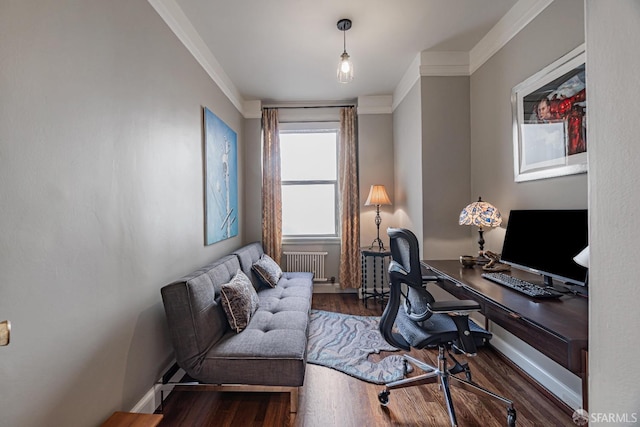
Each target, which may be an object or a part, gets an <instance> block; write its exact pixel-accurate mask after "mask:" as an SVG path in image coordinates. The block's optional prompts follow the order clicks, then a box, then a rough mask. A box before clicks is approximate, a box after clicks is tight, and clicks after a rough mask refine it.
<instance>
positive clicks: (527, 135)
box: [511, 44, 587, 182]
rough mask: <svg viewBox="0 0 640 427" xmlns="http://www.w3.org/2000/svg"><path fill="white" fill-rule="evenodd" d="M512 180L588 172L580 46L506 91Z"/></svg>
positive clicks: (583, 62) (581, 47) (583, 71)
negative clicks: (510, 122) (509, 110)
mask: <svg viewBox="0 0 640 427" xmlns="http://www.w3.org/2000/svg"><path fill="white" fill-rule="evenodd" d="M511 105H512V110H513V160H514V176H515V181H516V182H522V181H531V180H535V179H544V178H552V177H556V176H563V175H572V174H578V173H585V172H587V120H586V113H587V93H586V74H585V50H584V44H583V45H581V46H579V47H577V48H576V49H574V50H572V51H571V52H569V53H568V54H567V55H565V56H563V57H562V58H560V59H558V60H557V61H555V62H554V63H552V64H550V65H549V66H547V67H545V68H544V69H542V70H540V71H539V72H538V73H536V74H534V75H533V76H531V77H529V78H528V79H527V80H525V81H524V82H522V83H520V84H519V85H517V86H516V87H514V88H513V90H512V92H511Z"/></svg>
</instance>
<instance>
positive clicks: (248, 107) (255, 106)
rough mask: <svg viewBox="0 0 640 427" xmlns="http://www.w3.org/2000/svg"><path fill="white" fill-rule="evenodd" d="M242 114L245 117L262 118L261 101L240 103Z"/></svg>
mask: <svg viewBox="0 0 640 427" xmlns="http://www.w3.org/2000/svg"><path fill="white" fill-rule="evenodd" d="M242 115H243V116H244V118H245V119H261V118H262V101H260V100H254V101H244V102H243V103H242Z"/></svg>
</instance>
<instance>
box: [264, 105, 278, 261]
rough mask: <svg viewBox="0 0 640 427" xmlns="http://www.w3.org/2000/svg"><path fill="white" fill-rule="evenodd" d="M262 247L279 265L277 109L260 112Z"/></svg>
mask: <svg viewBox="0 0 640 427" xmlns="http://www.w3.org/2000/svg"><path fill="white" fill-rule="evenodd" d="M262 132H263V149H262V246H263V248H264V251H265V253H266V254H267V255H269V256H270V257H271V258H273V260H274V261H275V262H277V263H278V264H279V263H280V253H281V251H282V192H281V188H280V134H279V129H278V110H277V109H269V108H265V109H263V110H262Z"/></svg>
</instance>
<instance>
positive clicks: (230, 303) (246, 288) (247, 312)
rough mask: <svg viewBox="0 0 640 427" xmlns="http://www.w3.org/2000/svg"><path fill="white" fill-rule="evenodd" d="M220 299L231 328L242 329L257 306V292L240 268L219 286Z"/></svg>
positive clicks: (236, 330)
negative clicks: (227, 281)
mask: <svg viewBox="0 0 640 427" xmlns="http://www.w3.org/2000/svg"><path fill="white" fill-rule="evenodd" d="M220 299H221V300H222V307H223V308H224V312H225V314H226V315H227V321H228V322H229V326H231V329H233V330H234V331H235V332H241V331H242V330H244V328H246V327H247V325H248V324H249V320H251V316H253V313H255V311H256V309H257V308H258V294H257V293H256V290H255V289H254V288H253V285H252V284H251V281H250V280H249V278H248V277H247V276H246V275H245V274H244V273H243V272H242V270H238V272H237V273H236V275H235V276H233V278H232V279H231V281H230V282H229V283H225V284H223V285H222V286H221V287H220Z"/></svg>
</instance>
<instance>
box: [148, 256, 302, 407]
mask: <svg viewBox="0 0 640 427" xmlns="http://www.w3.org/2000/svg"><path fill="white" fill-rule="evenodd" d="M262 253H263V249H262V245H261V244H260V243H252V244H250V245H247V246H244V247H242V248H240V249H238V250H237V251H235V252H234V253H232V254H230V255H228V256H225V257H223V258H221V259H219V260H217V261H215V262H213V263H211V264H208V265H206V266H204V267H202V268H200V269H198V270H196V271H194V272H193V273H191V274H188V275H186V276H184V277H182V278H181V279H179V280H177V281H175V282H173V283H171V284H169V285H167V286H165V287H163V288H162V289H161V293H162V300H163V303H164V308H165V313H166V316H167V323H168V326H169V335H170V338H171V341H172V343H173V347H174V350H175V354H176V362H177V364H178V366H179V367H181V368H182V369H184V370H185V372H186V373H187V374H188V375H189V376H190V377H191V378H193V379H195V380H197V381H199V382H200V383H204V384H234V385H240V384H241V385H254V386H283V387H300V386H302V385H303V382H304V374H305V367H306V347H307V329H308V325H309V312H310V310H311V299H312V292H313V274H312V273H284V275H283V277H282V278H281V279H280V281H279V282H278V285H277V286H276V287H275V288H271V287H269V286H265V285H263V284H262V283H261V282H260V280H259V279H258V277H257V276H256V275H255V274H254V273H253V271H252V270H251V266H252V265H253V263H254V262H255V261H257V260H258V259H260V256H261V255H262ZM239 268H241V269H242V270H243V271H244V272H245V274H247V276H248V277H249V278H250V279H251V281H252V284H253V285H254V288H255V289H256V291H257V293H258V297H259V305H258V309H257V311H256V312H255V313H254V315H253V316H252V317H251V320H250V322H249V324H248V326H247V327H246V329H244V330H243V331H242V332H240V333H236V332H235V331H233V330H232V329H231V328H230V326H229V324H228V322H227V319H226V317H225V314H224V310H223V308H222V306H221V302H220V287H221V286H222V285H223V284H224V283H227V282H229V281H230V280H231V278H232V277H233V276H234V275H235V273H236V272H237V271H238V269H239ZM292 410H293V409H292Z"/></svg>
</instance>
